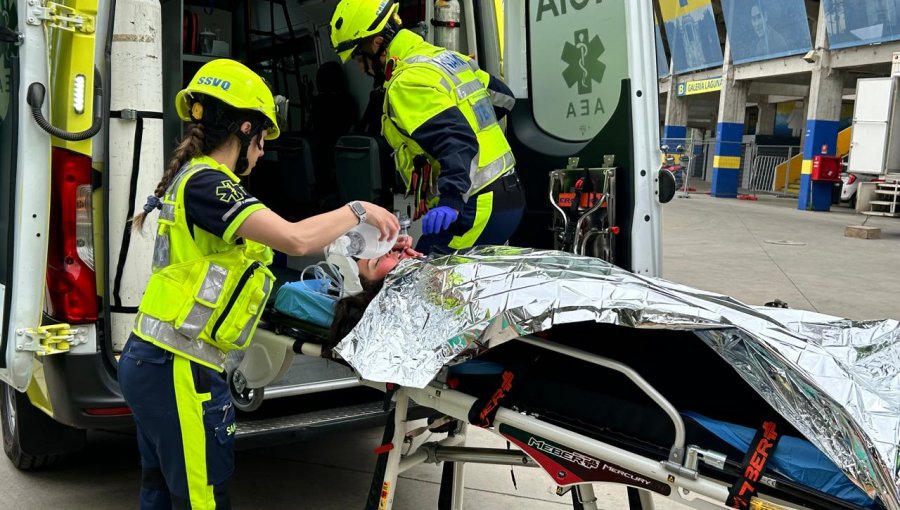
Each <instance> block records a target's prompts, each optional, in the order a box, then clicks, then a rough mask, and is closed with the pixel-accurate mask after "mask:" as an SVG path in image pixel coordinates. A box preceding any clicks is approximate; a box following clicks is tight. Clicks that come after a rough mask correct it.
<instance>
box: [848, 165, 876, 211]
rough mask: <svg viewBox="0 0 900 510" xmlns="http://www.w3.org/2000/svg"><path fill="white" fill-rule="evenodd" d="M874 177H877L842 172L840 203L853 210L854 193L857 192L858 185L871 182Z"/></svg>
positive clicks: (854, 204) (854, 206) (854, 202)
mask: <svg viewBox="0 0 900 510" xmlns="http://www.w3.org/2000/svg"><path fill="white" fill-rule="evenodd" d="M876 177H878V176H877V175H866V174H851V173H848V172H843V173H842V174H841V181H842V182H843V185H842V186H841V203H846V204H848V205H849V206H850V208H851V209H855V208H856V196H857V195H856V192H857V190H859V183H860V182H869V181H873V180H875V179H876Z"/></svg>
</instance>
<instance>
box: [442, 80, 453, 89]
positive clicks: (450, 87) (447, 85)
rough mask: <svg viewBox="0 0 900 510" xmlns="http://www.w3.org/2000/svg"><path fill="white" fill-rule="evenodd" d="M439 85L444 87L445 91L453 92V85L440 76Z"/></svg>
mask: <svg viewBox="0 0 900 510" xmlns="http://www.w3.org/2000/svg"><path fill="white" fill-rule="evenodd" d="M441 87H444V90H446V91H447V92H453V87H452V86H451V85H450V83H448V82H447V80H445V79H444V78H441Z"/></svg>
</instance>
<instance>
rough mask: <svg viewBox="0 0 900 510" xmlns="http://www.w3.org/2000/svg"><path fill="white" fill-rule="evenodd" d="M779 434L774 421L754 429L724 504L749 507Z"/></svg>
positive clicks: (744, 509) (733, 506)
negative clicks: (738, 474) (739, 471)
mask: <svg viewBox="0 0 900 510" xmlns="http://www.w3.org/2000/svg"><path fill="white" fill-rule="evenodd" d="M779 439H781V434H780V433H779V432H778V429H777V425H776V423H775V422H774V421H766V422H764V423H763V424H762V428H760V429H759V430H757V431H756V436H754V437H753V441H752V442H751V443H750V448H748V449H747V454H746V455H744V462H743V463H742V464H741V476H739V477H738V479H737V480H736V481H735V482H734V485H732V486H731V490H730V491H728V500H727V501H726V502H725V504H726V505H728V506H730V507H731V508H737V509H739V510H747V509H748V508H750V500H751V498H752V497H753V496H754V495H755V494H756V491H757V490H758V488H759V483H760V479H762V476H763V473H764V472H765V470H766V464H768V462H769V458H770V457H771V456H772V454H774V453H775V448H776V447H777V446H778V440H779Z"/></svg>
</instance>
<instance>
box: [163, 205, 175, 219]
mask: <svg viewBox="0 0 900 510" xmlns="http://www.w3.org/2000/svg"><path fill="white" fill-rule="evenodd" d="M159 217H160V219H163V220H168V221H175V204H163V206H162V211H160V212H159Z"/></svg>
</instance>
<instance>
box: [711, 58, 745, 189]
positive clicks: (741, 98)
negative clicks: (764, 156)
mask: <svg viewBox="0 0 900 510" xmlns="http://www.w3.org/2000/svg"><path fill="white" fill-rule="evenodd" d="M722 74H723V78H724V80H723V81H722V91H721V93H720V95H719V119H718V123H717V124H716V151H715V158H714V159H713V177H712V193H711V194H712V196H714V197H719V198H736V197H737V192H738V185H739V183H738V177H739V175H740V169H741V153H742V149H743V143H742V142H743V138H744V121H745V120H746V119H745V117H746V113H747V94H748V92H749V90H750V82H741V81H735V80H734V71H733V70H732V68H731V46H730V43H728V42H726V43H725V65H724V66H723V67H722Z"/></svg>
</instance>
